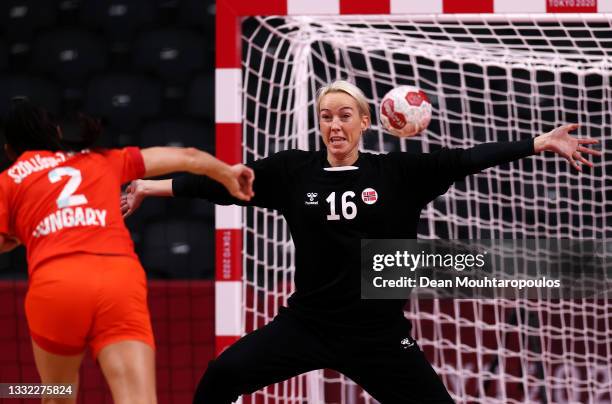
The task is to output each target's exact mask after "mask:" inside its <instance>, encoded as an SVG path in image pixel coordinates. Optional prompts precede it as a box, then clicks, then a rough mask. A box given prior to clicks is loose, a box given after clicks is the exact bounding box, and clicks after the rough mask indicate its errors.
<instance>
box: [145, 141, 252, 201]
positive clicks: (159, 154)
mask: <svg viewBox="0 0 612 404" xmlns="http://www.w3.org/2000/svg"><path fill="white" fill-rule="evenodd" d="M141 153H142V158H143V160H144V165H145V177H156V176H158V175H164V174H169V173H173V172H181V171H182V172H188V173H191V174H197V175H206V176H208V177H210V178H212V179H214V180H216V181H217V182H219V183H221V184H223V186H225V188H227V190H228V191H229V193H230V194H231V195H232V196H234V197H236V198H238V199H240V200H244V201H248V200H249V199H251V198H252V197H253V171H252V170H251V169H249V168H247V167H245V166H242V165H239V166H234V167H231V166H229V165H228V164H226V163H224V162H222V161H221V160H218V159H216V158H215V157H213V156H211V155H210V154H208V153H206V152H203V151H201V150H198V149H195V148H192V147H188V148H181V147H150V148H147V149H143V150H142V151H141Z"/></svg>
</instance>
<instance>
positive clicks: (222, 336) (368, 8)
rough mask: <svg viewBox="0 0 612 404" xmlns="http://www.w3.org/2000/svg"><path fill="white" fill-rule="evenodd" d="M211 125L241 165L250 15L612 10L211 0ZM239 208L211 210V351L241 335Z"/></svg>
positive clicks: (223, 153)
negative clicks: (245, 36)
mask: <svg viewBox="0 0 612 404" xmlns="http://www.w3.org/2000/svg"><path fill="white" fill-rule="evenodd" d="M216 7H217V8H216V39H215V42H216V44H215V45H216V64H215V66H216V69H215V108H216V111H215V121H216V150H217V157H219V158H220V159H221V160H224V161H226V162H227V163H229V164H236V163H240V162H242V124H241V121H242V111H241V108H242V100H241V84H242V60H241V20H242V18H243V17H248V16H255V15H280V16H282V15H317V14H318V15H321V14H326V15H340V14H382V15H384V14H393V15H401V14H470V13H478V14H482V13H495V14H506V13H510V14H521V13H523V14H537V13H600V12H612V0H426V1H419V0H265V1H253V0H217V2H216ZM241 225H242V208H241V207H238V206H217V207H216V209H215V228H216V235H215V242H216V260H215V262H216V263H215V347H216V353H217V355H218V354H219V353H221V352H222V351H223V350H224V349H225V348H227V347H228V346H229V345H230V344H232V343H233V342H235V341H236V340H237V339H238V338H240V337H241V334H242V237H243V234H242V228H241Z"/></svg>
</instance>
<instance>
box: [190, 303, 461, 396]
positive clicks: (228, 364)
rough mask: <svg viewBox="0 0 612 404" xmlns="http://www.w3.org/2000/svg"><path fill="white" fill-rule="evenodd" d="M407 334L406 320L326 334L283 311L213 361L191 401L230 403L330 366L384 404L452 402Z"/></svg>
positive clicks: (408, 330) (408, 328) (408, 326)
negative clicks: (373, 327) (248, 394)
mask: <svg viewBox="0 0 612 404" xmlns="http://www.w3.org/2000/svg"><path fill="white" fill-rule="evenodd" d="M409 332H410V324H409V322H408V321H407V320H406V321H400V322H398V323H397V324H393V325H391V326H390V327H389V328H388V329H386V330H372V331H369V332H359V333H357V332H355V333H351V332H333V333H326V332H320V330H319V329H317V328H316V327H311V326H309V324H306V323H305V322H304V321H301V320H298V319H296V318H295V317H293V316H292V315H291V314H289V313H287V312H283V313H281V314H279V315H278V316H277V317H276V318H274V320H273V321H272V322H270V323H269V324H268V325H266V326H265V327H263V328H260V329H258V330H256V331H254V332H252V333H250V334H248V335H246V336H245V337H243V338H241V339H240V340H239V341H237V342H236V343H235V344H234V345H232V346H231V347H229V348H228V349H227V350H226V351H225V352H223V353H222V354H221V355H220V356H219V357H218V358H217V359H216V360H213V361H211V362H210V364H209V366H208V369H207V370H206V373H204V376H203V377H202V379H201V380H200V383H199V385H198V387H197V390H196V393H195V397H194V401H193V402H194V404H229V403H231V402H233V401H234V400H236V399H237V398H238V397H239V396H240V395H242V394H247V393H252V392H254V391H257V390H259V389H261V388H263V387H265V386H268V385H271V384H274V383H278V382H281V381H283V380H286V379H289V378H291V377H293V376H296V375H299V374H301V373H305V372H308V371H311V370H315V369H322V368H328V369H334V370H337V371H338V372H340V373H342V374H344V375H345V376H347V377H349V378H350V379H352V380H353V381H354V382H356V383H357V384H359V385H360V386H361V387H363V388H364V389H365V390H366V391H367V392H368V393H369V394H370V395H372V396H373V397H374V398H375V399H377V400H378V401H380V402H381V404H400V403H401V404H405V403H452V402H453V400H452V399H451V397H450V396H449V394H448V392H447V391H446V388H445V387H444V384H443V383H442V381H441V380H440V378H439V377H438V375H437V374H436V373H435V371H434V370H433V369H432V367H431V365H430V364H429V362H427V359H425V355H424V354H423V352H422V351H421V350H420V349H419V347H418V346H417V344H416V343H415V341H414V340H413V339H412V338H411V337H410V335H409ZM312 404H322V403H312Z"/></svg>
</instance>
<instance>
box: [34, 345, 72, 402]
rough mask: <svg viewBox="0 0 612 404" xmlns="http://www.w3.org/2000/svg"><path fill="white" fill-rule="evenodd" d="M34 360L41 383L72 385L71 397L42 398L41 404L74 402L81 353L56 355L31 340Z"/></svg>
mask: <svg viewBox="0 0 612 404" xmlns="http://www.w3.org/2000/svg"><path fill="white" fill-rule="evenodd" d="M32 348H33V350H34V362H36V369H38V374H39V375H40V380H41V382H42V383H43V384H46V383H71V384H73V385H74V390H73V398H43V399H42V403H43V404H76V395H77V390H78V384H79V368H80V367H81V362H82V361H83V354H82V353H81V354H78V355H75V356H64V355H56V354H52V353H50V352H47V351H45V350H44V349H42V348H41V347H40V346H38V344H36V342H34V341H32Z"/></svg>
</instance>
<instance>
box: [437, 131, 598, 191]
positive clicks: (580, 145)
mask: <svg viewBox="0 0 612 404" xmlns="http://www.w3.org/2000/svg"><path fill="white" fill-rule="evenodd" d="M577 128H578V125H576V124H571V125H563V126H559V127H557V128H555V129H553V130H551V131H550V132H548V133H545V134H543V135H539V136H537V137H535V138H533V139H526V140H522V141H518V142H494V143H483V144H480V145H478V146H474V147H472V148H470V149H465V150H463V149H446V150H445V151H441V152H440V153H439V154H438V157H437V159H436V160H437V165H438V168H440V169H441V170H439V172H440V173H446V174H447V175H450V176H451V178H449V179H450V180H451V181H457V180H460V179H462V178H464V177H465V176H467V175H470V174H474V173H477V172H479V171H482V170H484V169H486V168H489V167H494V166H497V165H500V164H504V163H509V162H511V161H515V160H518V159H521V158H524V157H527V156H530V155H533V154H536V153H540V152H543V151H551V152H553V153H556V154H558V155H560V156H561V157H563V158H565V159H566V160H568V161H569V163H570V164H571V165H572V167H574V168H575V169H576V170H578V171H582V168H581V166H580V165H579V164H578V163H581V164H586V165H587V166H589V167H592V166H593V164H592V163H591V162H590V161H588V160H587V159H586V158H584V157H583V155H582V154H583V153H584V154H591V155H594V156H600V155H601V153H600V152H599V151H597V150H593V149H589V148H587V147H585V146H584V145H588V144H596V143H598V141H597V140H596V139H592V138H577V137H574V136H572V135H570V134H569V132H570V131H573V130H575V129H577ZM443 176H444V174H443Z"/></svg>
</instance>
